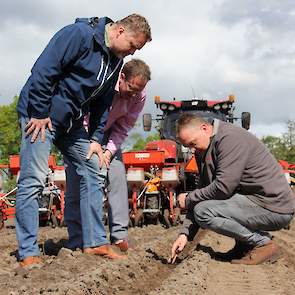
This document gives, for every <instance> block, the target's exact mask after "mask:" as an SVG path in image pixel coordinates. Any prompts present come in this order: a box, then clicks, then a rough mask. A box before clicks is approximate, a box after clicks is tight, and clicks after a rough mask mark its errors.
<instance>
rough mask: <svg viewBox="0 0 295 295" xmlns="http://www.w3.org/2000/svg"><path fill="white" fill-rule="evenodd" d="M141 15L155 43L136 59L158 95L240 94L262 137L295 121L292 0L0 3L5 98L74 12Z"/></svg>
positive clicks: (1, 96)
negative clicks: (142, 62)
mask: <svg viewBox="0 0 295 295" xmlns="http://www.w3.org/2000/svg"><path fill="white" fill-rule="evenodd" d="M131 13H139V14H142V15H144V16H145V17H146V18H147V19H148V21H149V23H150V25H151V27H152V37H153V41H152V42H151V43H149V44H148V45H146V46H145V47H144V48H143V49H142V50H141V51H140V52H138V53H136V54H135V57H139V58H142V59H143V60H145V61H146V62H147V63H148V64H149V65H150V67H151V70H152V81H151V82H150V84H149V89H148V97H149V98H148V99H149V101H148V103H147V105H146V107H145V112H154V111H155V107H154V103H153V100H154V96H155V95H160V96H161V98H162V99H167V100H171V99H172V98H173V97H175V98H176V99H190V98H191V97H193V96H196V97H199V98H204V99H221V98H226V97H227V96H228V95H229V94H234V95H235V96H236V102H237V103H236V105H237V113H236V114H237V115H238V114H240V113H241V112H242V111H249V112H251V114H252V127H251V131H252V132H253V133H255V134H256V135H257V136H262V135H266V134H272V135H279V134H280V133H281V132H283V131H285V122H286V121H287V120H288V119H291V120H294V119H295V98H294V96H295V82H294V79H295V42H294V40H295V30H294V28H295V1H294V0H206V1H200V0H199V1H198V0H182V1H179V0H150V1H144V0H117V1H116V0H83V1H82V0H80V1H79V0H1V2H0V23H1V26H0V59H1V62H0V102H1V104H7V103H10V102H11V100H12V98H13V97H14V95H16V94H17V95H18V94H19V92H20V90H21V88H22V86H23V84H24V83H25V81H26V79H27V78H28V76H29V73H30V70H31V67H32V65H33V63H34V62H35V60H36V58H37V57H38V56H39V55H40V53H41V52H42V50H43V49H44V47H45V46H46V44H47V43H48V41H49V39H50V38H51V37H52V35H53V34H54V33H55V32H56V31H57V30H59V29H60V28H61V27H63V26H65V25H67V24H69V23H72V22H73V21H74V20H75V18H76V17H90V16H109V17H111V18H112V19H113V20H117V19H120V18H123V17H124V16H126V15H128V14H131Z"/></svg>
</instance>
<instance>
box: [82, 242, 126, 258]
mask: <svg viewBox="0 0 295 295" xmlns="http://www.w3.org/2000/svg"><path fill="white" fill-rule="evenodd" d="M83 252H84V253H85V254H92V255H99V256H103V257H106V258H109V259H125V258H126V256H124V255H120V254H117V253H116V252H115V251H114V250H113V248H112V246H110V245H102V246H99V247H94V248H84V249H83Z"/></svg>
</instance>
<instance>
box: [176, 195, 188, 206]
mask: <svg viewBox="0 0 295 295" xmlns="http://www.w3.org/2000/svg"><path fill="white" fill-rule="evenodd" d="M186 196H187V194H186V193H182V194H179V195H178V197H177V201H178V204H179V207H180V208H181V209H185V199H186Z"/></svg>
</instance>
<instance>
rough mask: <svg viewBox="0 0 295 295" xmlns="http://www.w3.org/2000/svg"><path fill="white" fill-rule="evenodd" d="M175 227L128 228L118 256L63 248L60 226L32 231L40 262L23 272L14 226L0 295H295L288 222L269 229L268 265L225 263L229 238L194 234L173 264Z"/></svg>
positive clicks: (1, 265) (4, 254)
mask: <svg viewBox="0 0 295 295" xmlns="http://www.w3.org/2000/svg"><path fill="white" fill-rule="evenodd" d="M177 232H178V228H177V227H174V228H170V229H168V230H167V229H164V228H163V227H161V226H160V225H157V226H155V225H149V226H147V227H143V228H132V229H130V238H131V239H132V240H133V242H134V244H135V250H134V251H130V252H129V254H128V258H127V259H126V260H124V261H110V260H106V259H103V258H101V257H93V256H91V255H84V254H82V253H81V252H79V251H75V252H73V251H70V250H67V249H65V248H62V246H64V245H65V241H66V237H67V233H66V229H65V228H55V229H52V228H50V227H46V228H41V229H40V236H39V241H40V247H41V249H42V251H43V252H44V251H45V254H44V255H43V256H42V258H43V260H44V262H45V265H44V266H43V267H42V268H41V269H40V270H37V269H34V270H31V271H29V272H25V271H20V270H19V269H18V268H17V266H18V264H17V262H16V258H15V255H16V250H17V243H16V238H15V230H14V229H13V228H3V229H2V230H1V232H0V236H1V239H0V255H1V256H0V294H1V295H2V294H3V295H7V294H11V295H14V294H34V295H35V294H67V295H74V294H79V295H80V294H153V295H155V294H167V295H168V294H169V295H170V294H208V295H213V294H222V295H224V294H230V295H234V294H247V295H251V294H268V295H269V294H276V295H277V294H290V295H291V294H295V281H294V276H295V223H294V224H293V225H291V227H290V229H289V230H282V231H280V232H275V233H274V235H275V241H276V242H277V243H278V244H279V245H280V246H281V250H282V251H281V252H282V255H281V258H280V259H279V261H278V262H276V263H274V264H263V265H258V266H241V265H231V264H230V263H229V262H224V261H218V260H216V259H215V258H214V256H215V254H216V252H226V251H227V250H229V249H230V248H231V247H232V246H233V241H232V240H231V239H229V238H226V237H223V236H220V235H218V234H215V233H212V232H208V231H202V232H200V234H199V235H198V237H197V238H196V239H195V241H194V242H192V243H190V244H189V245H188V246H187V247H186V249H185V251H184V253H182V254H181V256H180V257H179V259H178V263H177V264H175V265H169V264H167V259H168V257H169V254H170V248H171V245H172V242H173V241H174V239H175V238H176V236H177Z"/></svg>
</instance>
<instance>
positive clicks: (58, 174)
mask: <svg viewBox="0 0 295 295" xmlns="http://www.w3.org/2000/svg"><path fill="white" fill-rule="evenodd" d="M0 169H1V170H2V175H3V173H4V172H3V171H6V174H7V175H9V174H11V175H14V176H16V177H17V176H18V174H19V170H20V159H19V155H11V156H10V158H9V164H8V165H1V166H0ZM65 180H66V178H65V171H64V167H63V166H57V165H56V161H55V156H53V155H51V156H50V157H49V160H48V176H47V179H46V182H45V188H44V190H43V191H42V192H41V193H40V195H39V196H38V204H39V224H40V225H47V224H48V223H51V224H52V226H53V227H55V226H61V225H62V224H63V219H64V192H65ZM16 191H17V187H15V188H14V189H12V190H11V191H10V192H8V193H0V229H1V228H2V227H3V226H4V221H5V220H7V219H13V218H14V217H15V193H16Z"/></svg>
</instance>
